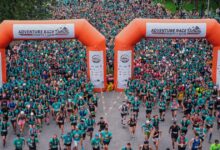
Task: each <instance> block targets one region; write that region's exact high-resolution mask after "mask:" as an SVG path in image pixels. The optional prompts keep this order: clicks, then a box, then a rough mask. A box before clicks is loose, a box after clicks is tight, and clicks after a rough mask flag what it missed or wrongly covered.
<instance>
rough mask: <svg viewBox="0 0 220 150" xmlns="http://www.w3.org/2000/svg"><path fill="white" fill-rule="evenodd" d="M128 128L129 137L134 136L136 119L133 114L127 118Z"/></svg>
mask: <svg viewBox="0 0 220 150" xmlns="http://www.w3.org/2000/svg"><path fill="white" fill-rule="evenodd" d="M128 125H129V130H130V134H131V137H132V138H134V137H135V131H136V126H137V120H136V119H135V117H134V115H131V117H130V119H129V120H128Z"/></svg>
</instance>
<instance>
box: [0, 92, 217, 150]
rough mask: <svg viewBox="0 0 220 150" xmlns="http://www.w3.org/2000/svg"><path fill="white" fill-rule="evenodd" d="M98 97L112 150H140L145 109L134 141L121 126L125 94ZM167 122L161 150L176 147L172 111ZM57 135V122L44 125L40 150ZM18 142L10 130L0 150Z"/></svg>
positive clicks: (10, 148) (87, 146) (163, 124)
mask: <svg viewBox="0 0 220 150" xmlns="http://www.w3.org/2000/svg"><path fill="white" fill-rule="evenodd" d="M98 96H99V97H100V101H99V107H98V112H97V119H96V121H98V119H99V118H100V117H101V116H103V117H104V118H105V119H106V120H107V122H108V123H109V131H111V132H112V134H113V139H112V141H111V143H110V147H109V149H110V150H120V149H121V147H122V146H123V145H126V143H127V142H130V143H131V144H132V148H133V149H134V150H138V145H140V144H143V141H144V136H143V134H142V132H141V127H140V126H141V124H142V123H144V122H145V109H144V107H143V105H141V108H140V112H139V119H138V126H137V129H136V135H135V138H131V135H130V133H129V129H128V127H127V126H125V127H123V126H122V125H121V115H120V111H119V110H118V108H119V106H120V105H121V104H122V101H124V100H125V95H124V93H117V92H109V93H102V94H98ZM157 113H158V109H156V110H155V111H153V114H157ZM182 116H183V114H182V113H181V111H179V112H178V117H177V119H178V121H177V122H178V123H179V122H180V120H179V119H181V117H182ZM165 119H166V121H165V122H161V123H160V130H161V131H162V136H161V138H160V144H159V150H166V148H168V147H169V148H171V147H172V146H171V138H170V135H169V134H168V130H169V127H170V125H171V124H172V121H171V112H170V110H168V111H167V112H166V117H165ZM26 129H27V128H26ZM97 130H98V127H96V128H95V132H96V131H97ZM67 131H70V124H69V123H65V133H66V132H67ZM26 133H27V130H26ZM54 133H56V134H58V136H60V135H61V132H60V130H59V128H58V125H56V124H55V122H54V121H52V122H51V124H50V125H49V126H47V125H44V127H43V131H42V133H41V135H40V137H39V139H40V144H39V147H38V150H48V145H49V139H50V137H52V135H53V134H54ZM25 135H27V134H25ZM187 137H188V138H189V140H190V139H191V138H192V137H193V132H192V130H191V129H190V130H189V131H188V133H187ZM14 138H15V135H14V133H13V132H12V127H10V129H9V134H8V137H7V144H6V147H5V148H3V146H2V139H1V140H0V150H13V149H14V146H13V139H14ZM25 138H26V137H25ZM214 139H220V131H219V130H218V131H217V129H216V124H215V126H214V132H213V138H212V142H213V141H214ZM150 144H151V145H152V146H153V148H154V149H155V147H154V145H153V143H152V140H150ZM209 145H210V144H209V143H208V141H207V139H206V140H205V141H204V143H203V150H209ZM27 149H28V148H27V145H25V148H24V150H27ZM84 149H85V150H91V146H90V142H89V138H88V137H87V138H86V140H85V142H84Z"/></svg>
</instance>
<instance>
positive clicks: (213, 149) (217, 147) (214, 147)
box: [209, 139, 220, 150]
mask: <svg viewBox="0 0 220 150" xmlns="http://www.w3.org/2000/svg"><path fill="white" fill-rule="evenodd" d="M209 150H220V144H219V140H217V139H216V140H215V143H213V144H211V146H210V149H209Z"/></svg>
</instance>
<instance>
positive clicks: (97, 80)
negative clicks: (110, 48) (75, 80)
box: [89, 51, 104, 88]
mask: <svg viewBox="0 0 220 150" xmlns="http://www.w3.org/2000/svg"><path fill="white" fill-rule="evenodd" d="M89 66H90V68H89V69H90V70H89V71H90V81H91V82H92V83H93V85H94V87H95V88H104V58H103V52H102V51H89Z"/></svg>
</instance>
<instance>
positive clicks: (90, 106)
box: [88, 100, 97, 118]
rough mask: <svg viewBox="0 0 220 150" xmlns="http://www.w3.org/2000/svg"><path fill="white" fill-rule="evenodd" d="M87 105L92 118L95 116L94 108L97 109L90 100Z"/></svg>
mask: <svg viewBox="0 0 220 150" xmlns="http://www.w3.org/2000/svg"><path fill="white" fill-rule="evenodd" d="M88 106H89V114H90V115H91V116H92V117H93V118H95V117H96V109H97V108H96V106H95V104H94V103H93V102H92V101H91V100H90V101H89V104H88Z"/></svg>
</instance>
